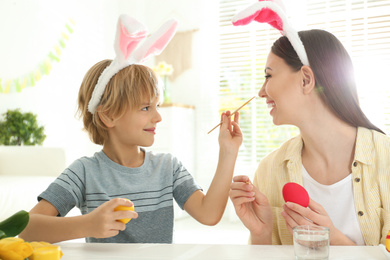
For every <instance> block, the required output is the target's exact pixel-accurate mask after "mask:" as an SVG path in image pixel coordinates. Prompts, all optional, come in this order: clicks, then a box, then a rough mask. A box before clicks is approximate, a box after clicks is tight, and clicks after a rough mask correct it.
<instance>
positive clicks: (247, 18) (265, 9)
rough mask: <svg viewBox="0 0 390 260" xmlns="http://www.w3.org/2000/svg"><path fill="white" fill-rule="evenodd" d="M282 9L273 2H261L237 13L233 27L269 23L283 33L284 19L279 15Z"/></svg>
mask: <svg viewBox="0 0 390 260" xmlns="http://www.w3.org/2000/svg"><path fill="white" fill-rule="evenodd" d="M280 11H282V12H283V10H281V9H280V7H279V6H278V5H277V4H275V3H274V2H273V1H267V0H265V1H259V2H257V3H255V4H253V5H251V6H249V7H247V8H246V9H244V10H242V11H241V12H239V13H237V14H236V15H235V16H234V17H233V20H232V23H233V25H235V26H237V25H247V24H249V23H250V22H252V21H257V22H259V23H268V24H269V25H271V26H272V27H274V28H275V29H278V30H279V31H280V32H283V19H282V17H281V16H280V15H279V14H278V13H280Z"/></svg>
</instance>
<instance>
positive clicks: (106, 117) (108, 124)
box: [97, 107, 115, 128]
mask: <svg viewBox="0 0 390 260" xmlns="http://www.w3.org/2000/svg"><path fill="white" fill-rule="evenodd" d="M97 113H98V116H99V118H100V120H101V121H102V122H103V124H104V125H105V126H106V127H107V128H112V127H114V125H115V124H114V120H113V119H112V118H111V117H110V116H109V115H107V114H106V113H105V112H100V107H98V108H97Z"/></svg>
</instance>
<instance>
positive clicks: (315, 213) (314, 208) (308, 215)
mask: <svg viewBox="0 0 390 260" xmlns="http://www.w3.org/2000/svg"><path fill="white" fill-rule="evenodd" d="M283 210H284V211H282V216H283V218H284V219H285V220H286V225H287V228H288V230H289V231H290V233H291V234H292V229H293V228H294V227H295V226H301V225H309V226H323V227H327V228H329V241H330V244H331V245H355V243H354V242H353V241H352V240H350V239H349V238H348V237H347V236H345V235H344V234H343V233H341V231H340V230H338V229H337V228H336V227H335V226H334V225H333V222H332V220H331V219H330V217H329V216H328V213H326V211H325V209H324V208H323V207H322V206H321V205H320V204H319V203H317V202H315V201H314V200H312V199H310V202H309V206H308V207H307V208H305V207H302V206H301V205H298V204H296V203H292V202H287V203H286V204H284V205H283Z"/></svg>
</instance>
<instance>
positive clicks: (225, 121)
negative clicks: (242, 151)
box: [218, 111, 243, 153]
mask: <svg viewBox="0 0 390 260" xmlns="http://www.w3.org/2000/svg"><path fill="white" fill-rule="evenodd" d="M232 116H234V121H232V120H231V117H230V111H227V112H223V113H222V115H221V122H222V125H221V127H220V130H219V138H218V141H219V146H220V148H221V149H223V150H225V151H235V152H236V153H238V149H239V148H240V145H241V144H242V140H243V137H242V132H241V129H240V126H239V125H238V122H239V113H238V112H236V113H235V114H234V115H232Z"/></svg>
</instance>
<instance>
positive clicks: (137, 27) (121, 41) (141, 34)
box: [114, 14, 148, 61]
mask: <svg viewBox="0 0 390 260" xmlns="http://www.w3.org/2000/svg"><path fill="white" fill-rule="evenodd" d="M147 34H148V31H147V29H146V26H145V25H143V24H142V23H140V22H139V21H137V20H136V19H134V18H132V17H130V16H128V15H125V14H122V15H121V16H120V17H119V19H118V24H117V30H116V36H115V42H114V50H115V53H116V57H117V59H118V60H121V61H124V60H127V59H128V58H129V56H130V54H131V53H132V52H133V50H134V49H135V48H136V47H137V45H138V43H139V42H140V41H142V40H143V39H144V38H146V36H147Z"/></svg>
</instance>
